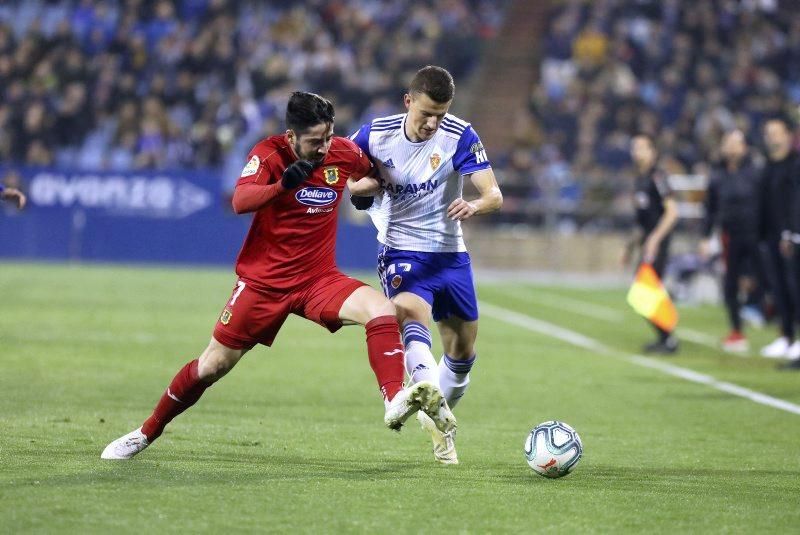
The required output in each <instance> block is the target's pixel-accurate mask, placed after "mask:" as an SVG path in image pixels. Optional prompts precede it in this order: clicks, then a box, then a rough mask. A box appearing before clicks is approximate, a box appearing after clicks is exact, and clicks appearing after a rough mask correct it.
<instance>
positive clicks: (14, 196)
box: [0, 186, 27, 210]
mask: <svg viewBox="0 0 800 535" xmlns="http://www.w3.org/2000/svg"><path fill="white" fill-rule="evenodd" d="M0 199H3V200H4V201H11V202H15V203H17V206H18V207H19V209H20V210H22V209H23V208H25V203H26V202H27V198H26V197H25V194H24V193H22V192H21V191H20V190H18V189H17V188H4V187H2V186H0Z"/></svg>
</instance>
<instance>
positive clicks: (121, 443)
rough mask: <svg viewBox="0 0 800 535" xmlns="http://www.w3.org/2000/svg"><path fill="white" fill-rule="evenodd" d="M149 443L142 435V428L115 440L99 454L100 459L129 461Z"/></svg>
mask: <svg viewBox="0 0 800 535" xmlns="http://www.w3.org/2000/svg"><path fill="white" fill-rule="evenodd" d="M149 445H150V443H149V442H148V441H147V437H146V436H144V433H142V428H141V427H140V428H139V429H137V430H135V431H131V432H130V433H128V434H127V435H125V436H122V437H119V438H118V439H117V440H115V441H114V442H112V443H111V444H109V445H108V446H106V449H104V450H103V453H101V454H100V458H101V459H130V458H131V457H133V456H134V455H136V454H137V453H139V452H140V451H142V450H143V449H145V448H146V447H147V446H149Z"/></svg>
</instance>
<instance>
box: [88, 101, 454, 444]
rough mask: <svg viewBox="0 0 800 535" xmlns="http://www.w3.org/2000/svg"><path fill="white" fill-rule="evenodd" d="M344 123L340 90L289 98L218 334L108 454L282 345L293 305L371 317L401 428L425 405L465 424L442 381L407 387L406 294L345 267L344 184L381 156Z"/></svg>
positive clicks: (377, 367) (326, 314) (270, 146)
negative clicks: (341, 230)
mask: <svg viewBox="0 0 800 535" xmlns="http://www.w3.org/2000/svg"><path fill="white" fill-rule="evenodd" d="M333 123H334V110H333V105H332V104H331V103H330V102H329V101H327V100H326V99H324V98H322V97H320V96H319V95H315V94H313V93H304V92H295V93H293V94H292V96H291V98H290V99H289V103H288V105H287V108H286V127H287V130H286V132H285V134H284V135H277V136H272V137H269V138H266V139H263V140H262V141H260V142H259V143H258V144H256V146H255V147H254V148H253V150H252V151H251V152H250V155H249V156H248V158H249V160H248V162H247V165H245V167H244V169H243V170H242V173H241V176H240V178H239V181H238V183H237V185H236V189H235V190H234V195H233V208H234V211H235V212H236V213H237V214H242V213H248V212H255V216H254V218H253V222H252V224H251V226H250V231H249V233H248V235H247V238H246V239H245V242H244V245H243V246H242V250H241V252H240V253H239V257H238V258H237V260H236V273H237V275H238V276H239V279H238V281H237V283H236V286H235V287H234V289H233V293H232V295H231V297H230V299H229V300H228V301H227V303H226V304H225V306H224V308H223V310H222V313H221V314H220V316H219V319H218V321H217V324H216V327H215V329H214V335H213V337H212V338H211V342H210V343H209V345H208V347H207V348H206V349H205V351H203V353H202V354H201V355H200V357H199V358H197V359H194V360H192V361H190V362H189V363H187V364H186V365H185V366H184V367H183V368H182V369H181V370H180V371H179V372H178V374H177V375H176V376H175V378H174V379H173V380H172V382H171V383H170V384H169V386H168V387H167V389H166V391H165V392H164V395H163V396H162V397H161V399H160V400H159V402H158V404H157V405H156V407H155V409H154V410H153V413H152V415H151V416H150V417H149V418H147V419H146V420H145V421H144V423H143V424H142V426H141V427H139V428H138V429H135V430H134V431H132V432H131V433H128V434H127V435H125V436H122V437H120V438H118V439H117V440H115V441H113V442H111V443H110V444H109V445H108V446H107V447H106V448H105V450H104V451H103V453H102V455H101V457H102V458H103V459H130V458H131V457H133V456H134V455H136V454H138V453H140V452H141V451H142V450H144V449H145V448H146V447H148V446H149V445H150V444H152V442H153V441H154V440H156V439H157V438H158V437H159V436H160V435H161V433H162V432H163V431H164V427H165V426H166V425H167V424H168V423H169V422H170V421H172V419H173V418H175V417H176V416H178V415H179V414H180V413H182V412H183V411H185V410H186V409H188V408H189V407H191V406H192V405H194V404H195V403H196V402H197V401H198V400H199V399H200V396H201V395H202V394H203V392H204V391H205V390H206V389H207V388H208V387H210V386H211V385H212V384H213V383H214V382H216V381H217V380H218V379H220V378H221V377H223V376H224V375H225V374H226V373H228V372H229V371H230V370H231V369H232V368H233V367H234V366H235V365H236V363H237V362H239V360H240V359H241V358H242V356H244V354H245V353H247V352H248V351H249V350H250V349H252V348H253V347H254V346H255V345H256V344H263V345H266V346H270V345H272V342H273V341H274V340H275V337H276V335H277V334H278V331H279V330H280V328H281V326H282V325H283V322H284V321H285V320H286V318H287V317H288V315H289V314H296V315H298V316H302V317H304V318H307V319H309V320H311V321H313V322H315V323H318V324H320V325H322V326H323V327H325V328H327V329H328V330H329V331H331V332H334V331H336V330H338V329H339V328H340V327H342V325H343V324H345V323H359V324H361V325H364V326H365V327H366V335H367V353H368V355H369V362H370V365H371V366H372V369H373V371H374V373H375V376H376V378H377V379H378V385H379V387H380V391H381V393H382V395H383V399H384V405H385V409H386V413H385V417H384V422H385V424H386V425H387V426H388V427H389V428H390V429H395V430H399V429H400V427H401V426H402V425H403V423H404V422H405V421H406V420H407V419H408V418H409V417H410V416H411V415H413V414H414V413H415V412H417V411H418V410H423V411H425V413H426V414H427V416H428V417H429V418H431V421H432V422H434V424H435V425H436V426H437V427H438V428H439V429H440V430H441V431H442V432H452V430H453V429H455V419H454V418H453V416H452V413H451V412H450V410H449V409H448V408H447V404H446V402H445V401H444V398H443V396H442V393H441V391H440V389H439V388H438V387H437V386H436V385H435V384H433V383H431V382H423V383H418V384H415V385H413V386H412V387H410V388H405V389H404V388H403V379H404V372H405V371H404V366H403V345H402V343H401V340H400V330H399V324H398V321H397V318H396V310H395V307H394V305H393V304H392V303H391V302H390V301H389V300H388V299H387V298H386V297H384V296H383V295H382V294H381V293H380V292H378V291H377V290H375V289H373V288H371V287H370V286H367V285H366V284H364V283H363V282H361V281H358V280H355V279H352V278H350V277H348V276H346V275H344V274H343V273H341V272H340V271H339V270H338V267H337V266H336V260H335V255H334V251H335V246H336V221H337V212H338V210H337V209H338V206H339V202H340V201H341V195H342V192H343V190H344V186H345V184H346V183H348V181H349V183H352V184H357V183H358V181H359V180H360V179H362V177H364V176H365V175H366V174H367V173H369V172H370V171H371V169H372V164H371V163H370V161H369V159H367V157H366V156H365V155H364V153H363V152H362V151H361V149H359V148H358V147H357V146H356V145H355V144H354V143H353V142H352V141H350V140H349V139H346V138H341V137H334V135H333Z"/></svg>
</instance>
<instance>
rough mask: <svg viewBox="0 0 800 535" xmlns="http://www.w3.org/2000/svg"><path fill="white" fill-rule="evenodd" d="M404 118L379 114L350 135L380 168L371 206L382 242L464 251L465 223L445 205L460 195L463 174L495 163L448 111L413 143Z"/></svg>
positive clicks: (418, 248) (409, 247)
mask: <svg viewBox="0 0 800 535" xmlns="http://www.w3.org/2000/svg"><path fill="white" fill-rule="evenodd" d="M405 120H406V114H404V113H403V114H398V115H391V116H389V117H382V118H379V119H375V120H373V121H371V122H369V123H366V124H364V125H363V126H362V127H361V128H360V129H359V130H358V132H356V133H355V134H353V135H352V136H350V139H352V140H353V141H355V143H356V144H357V145H358V146H359V147H361V150H363V151H364V152H365V153H366V154H367V156H369V157H370V158H371V159H372V161H373V162H374V163H375V165H376V166H377V168H378V171H379V180H380V183H381V187H382V189H383V192H382V194H378V195H376V196H375V202H374V203H373V205H372V208H370V209H369V211H368V213H369V215H370V217H371V218H372V222H373V223H374V224H375V227H377V229H378V241H380V242H381V243H382V244H384V245H388V246H389V247H392V248H394V249H402V250H406V251H422V252H435V253H452V252H460V251H466V250H467V248H466V246H465V245H464V238H463V236H462V233H461V222H460V221H451V220H450V219H449V218H448V217H447V207H448V206H450V203H452V202H453V201H454V200H456V199H458V198H459V197H461V193H462V188H463V185H464V178H463V177H464V175H469V174H471V173H474V172H476V171H480V170H482V169H489V168H491V163H490V162H489V160H488V158H487V157H486V151H485V150H484V148H483V145H482V144H481V140H480V138H479V137H478V134H477V133H475V130H474V129H473V128H472V126H471V125H470V124H469V123H467V122H465V121H462V120H461V119H459V118H457V117H455V116H453V115H450V114H447V115H445V116H444V119H442V122H441V123H440V125H439V129H438V130H437V131H436V133H435V134H434V135H433V137H432V138H430V139H429V140H427V141H420V142H416V143H415V142H413V141H411V140H409V139H408V137H407V136H406V133H405Z"/></svg>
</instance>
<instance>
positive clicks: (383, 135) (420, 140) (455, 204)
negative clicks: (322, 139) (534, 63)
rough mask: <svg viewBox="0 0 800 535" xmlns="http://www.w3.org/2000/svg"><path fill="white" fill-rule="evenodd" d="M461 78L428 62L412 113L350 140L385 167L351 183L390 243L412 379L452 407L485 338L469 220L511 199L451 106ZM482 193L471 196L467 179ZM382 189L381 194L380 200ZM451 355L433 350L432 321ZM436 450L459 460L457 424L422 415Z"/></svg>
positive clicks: (382, 259) (385, 281) (390, 292)
mask: <svg viewBox="0 0 800 535" xmlns="http://www.w3.org/2000/svg"><path fill="white" fill-rule="evenodd" d="M454 94H455V84H454V83H453V77H452V76H451V75H450V73H449V72H447V70H445V69H443V68H441V67H436V66H427V67H424V68H422V69H420V70H419V71H417V73H416V74H415V76H414V78H413V79H412V80H411V84H410V86H409V89H408V93H406V95H405V96H404V97H403V103H404V105H405V108H406V113H402V114H398V115H392V116H389V117H381V118H378V119H375V120H373V121H371V122H369V123H366V124H364V125H363V126H362V127H361V128H360V129H359V130H358V132H356V133H355V134H353V135H352V136H351V139H353V141H355V142H356V144H357V145H358V146H359V147H360V148H361V149H362V150H363V151H364V152H366V153H367V155H368V156H369V157H370V158H371V159H372V160H373V161H374V162H375V163H376V165H377V167H378V178H377V180H373V179H369V180H363V181H360V182H359V183H356V184H354V185H353V186H352V187H351V192H352V193H353V194H354V195H356V197H353V204H354V205H355V206H356V208H360V209H369V215H370V217H371V218H372V221H373V223H374V224H375V226H376V227H377V229H378V241H379V242H380V243H381V247H380V251H379V254H378V275H379V277H380V279H381V284H382V285H383V290H384V293H385V294H386V295H387V296H389V297H390V298H391V299H392V302H393V303H394V304H395V306H396V307H397V312H398V317H399V319H400V322H401V324H402V327H403V341H404V343H405V345H406V371H407V372H408V375H409V376H410V377H411V381H412V383H416V384H419V383H420V382H431V383H433V384H435V385H439V386H440V387H441V389H442V392H443V393H444V396H445V398H446V399H447V403H448V405H449V406H450V407H451V408H452V407H455V405H456V404H457V403H458V401H459V400H460V399H461V397H462V396H463V395H464V392H465V391H466V389H467V385H468V384H469V382H470V376H469V373H470V370H471V369H472V366H473V364H474V363H475V359H476V354H475V339H476V337H477V334H478V303H477V297H476V295H475V286H474V282H473V276H472V267H471V263H470V257H469V253H468V252H467V248H466V246H465V244H464V239H463V237H462V232H461V222H462V221H464V220H467V219H469V218H470V217H472V216H475V215H481V214H485V213H489V212H493V211H495V210H498V209H499V208H500V206H501V205H502V203H503V196H502V194H501V192H500V188H499V187H498V185H497V180H496V179H495V176H494V172H493V171H492V168H491V164H490V162H489V159H488V157H487V156H486V150H485V149H484V148H483V144H482V143H481V140H480V138H479V137H478V134H477V133H476V132H475V130H474V129H473V128H472V126H471V125H470V124H469V123H468V122H466V121H463V120H461V119H459V118H458V117H455V116H453V115H450V114H449V113H448V110H449V108H450V105H451V104H452V102H453V96H454ZM465 179H467V180H470V181H471V182H472V183H473V184H474V185H475V187H476V188H477V190H478V194H479V197H478V198H477V199H473V200H469V201H468V200H466V199H464V198H463V197H462V188H463V184H464V180H465ZM373 195H374V197H373ZM431 317H433V321H434V322H435V323H436V325H437V327H438V328H439V335H440V336H441V339H442V344H443V346H444V348H443V349H444V351H443V354H442V357H441V359H440V360H439V363H438V364H437V363H436V360H435V359H434V357H433V353H432V352H431V333H430V320H431ZM417 418H418V419H419V420H420V423H421V424H422V426H423V428H425V429H426V430H428V431H429V432H430V433H431V437H432V439H433V453H434V457H435V459H436V460H437V461H439V462H441V463H444V464H456V463H458V456H457V454H456V450H455V430H453V431H452V432H445V433H443V432H441V430H440V429H438V428H437V427H436V426H435V425H433V422H432V421H431V420H430V418H428V417H427V416H426V415H425V414H423V413H418V416H417Z"/></svg>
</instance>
